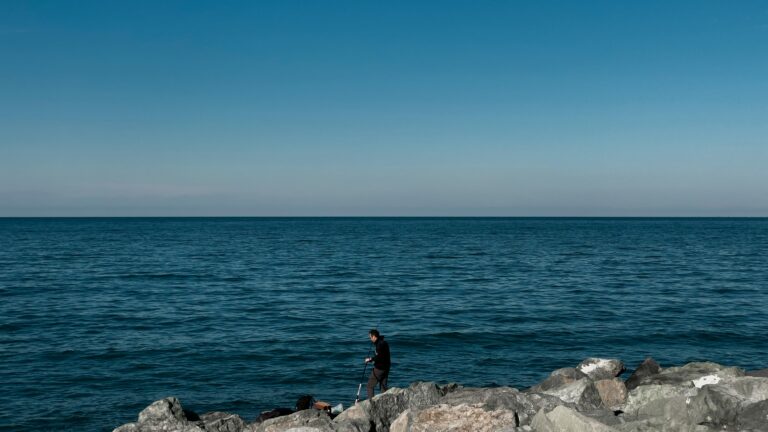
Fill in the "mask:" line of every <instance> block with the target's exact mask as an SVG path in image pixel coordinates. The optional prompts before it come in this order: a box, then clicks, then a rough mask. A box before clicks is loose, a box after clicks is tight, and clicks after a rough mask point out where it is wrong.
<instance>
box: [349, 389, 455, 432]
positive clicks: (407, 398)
mask: <svg viewBox="0 0 768 432" xmlns="http://www.w3.org/2000/svg"><path fill="white" fill-rule="evenodd" d="M453 389H454V388H453V387H451V388H449V389H444V388H442V387H438V386H437V385H436V384H435V383H432V382H418V383H414V384H411V386H410V387H408V388H407V389H401V388H396V387H395V388H390V389H389V390H387V391H386V392H385V393H382V394H379V395H376V396H374V397H373V399H371V400H366V401H363V402H361V403H359V404H357V405H356V406H354V407H352V408H350V409H348V410H346V411H344V412H343V413H341V414H339V416H338V417H336V418H335V419H334V422H336V423H338V424H340V426H341V427H343V428H345V432H346V431H350V432H367V431H370V430H375V431H376V432H386V431H387V430H389V425H390V424H391V423H392V422H393V421H395V419H396V418H397V417H399V416H400V414H402V413H403V412H404V411H405V410H409V409H410V410H414V411H418V410H420V409H422V408H426V407H428V406H431V405H436V404H437V403H438V401H439V400H440V398H441V397H442V396H443V395H444V394H445V391H448V390H453Z"/></svg>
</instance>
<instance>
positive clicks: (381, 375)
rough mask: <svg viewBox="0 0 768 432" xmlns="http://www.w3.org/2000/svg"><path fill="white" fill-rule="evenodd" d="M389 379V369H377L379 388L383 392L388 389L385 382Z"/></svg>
mask: <svg viewBox="0 0 768 432" xmlns="http://www.w3.org/2000/svg"><path fill="white" fill-rule="evenodd" d="M388 381H389V371H383V370H380V371H379V388H380V389H381V392H382V393H384V392H385V391H387V389H389V386H388V385H387V382H388Z"/></svg>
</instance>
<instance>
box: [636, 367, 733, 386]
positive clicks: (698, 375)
mask: <svg viewBox="0 0 768 432" xmlns="http://www.w3.org/2000/svg"><path fill="white" fill-rule="evenodd" d="M742 376H744V370H743V369H740V368H736V367H726V366H722V365H719V364H717V363H711V362H702V363H698V362H697V363H688V364H686V365H684V366H680V367H670V368H666V369H664V370H662V371H661V372H660V373H658V374H655V375H651V376H648V377H645V378H643V379H641V380H640V382H639V383H638V385H639V386H643V385H649V384H671V385H682V386H695V387H697V388H701V387H703V386H705V385H708V384H717V383H719V382H721V381H728V380H732V379H733V378H738V377H742Z"/></svg>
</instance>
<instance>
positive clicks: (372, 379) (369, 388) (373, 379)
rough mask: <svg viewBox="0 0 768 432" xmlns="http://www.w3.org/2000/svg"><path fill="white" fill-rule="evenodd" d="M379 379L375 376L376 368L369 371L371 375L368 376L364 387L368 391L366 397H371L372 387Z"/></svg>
mask: <svg viewBox="0 0 768 432" xmlns="http://www.w3.org/2000/svg"><path fill="white" fill-rule="evenodd" d="M377 382H379V379H378V378H377V377H376V369H374V370H372V371H371V376H369V377H368V386H367V387H366V388H365V389H366V390H367V391H368V399H372V398H373V388H374V387H376V383H377Z"/></svg>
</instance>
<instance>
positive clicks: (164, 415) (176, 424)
mask: <svg viewBox="0 0 768 432" xmlns="http://www.w3.org/2000/svg"><path fill="white" fill-rule="evenodd" d="M195 417H196V416H195ZM203 427H204V426H203V425H201V424H199V423H197V422H192V421H189V420H188V419H187V414H185V412H184V409H183V408H182V406H181V402H180V401H179V400H178V399H177V398H175V397H168V398H165V399H161V400H158V401H155V402H153V403H152V404H151V405H149V406H148V407H146V408H144V409H143V410H142V411H141V412H140V413H139V421H138V422H136V423H128V424H124V425H122V426H120V427H118V428H116V429H114V431H113V432H167V431H175V432H203V431H204V429H203Z"/></svg>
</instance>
